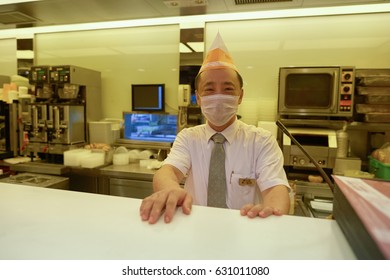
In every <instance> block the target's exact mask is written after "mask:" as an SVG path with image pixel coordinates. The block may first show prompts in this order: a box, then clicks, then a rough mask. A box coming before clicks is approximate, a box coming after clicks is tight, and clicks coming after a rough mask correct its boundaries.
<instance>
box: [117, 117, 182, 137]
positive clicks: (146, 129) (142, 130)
mask: <svg viewBox="0 0 390 280" xmlns="http://www.w3.org/2000/svg"><path fill="white" fill-rule="evenodd" d="M123 117H124V121H125V129H124V137H125V139H129V140H140V141H154V142H173V141H174V140H175V138H176V134H177V115H169V114H162V113H161V114H158V113H153V114H152V113H151V114H142V113H141V114H140V113H135V112H128V113H127V112H126V113H124V114H123Z"/></svg>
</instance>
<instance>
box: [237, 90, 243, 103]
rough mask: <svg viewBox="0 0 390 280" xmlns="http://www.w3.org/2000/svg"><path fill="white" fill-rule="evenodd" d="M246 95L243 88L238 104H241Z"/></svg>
mask: <svg viewBox="0 0 390 280" xmlns="http://www.w3.org/2000/svg"><path fill="white" fill-rule="evenodd" d="M243 97H244V89H243V88H242V89H241V93H240V98H239V99H238V104H241V102H242V98H243Z"/></svg>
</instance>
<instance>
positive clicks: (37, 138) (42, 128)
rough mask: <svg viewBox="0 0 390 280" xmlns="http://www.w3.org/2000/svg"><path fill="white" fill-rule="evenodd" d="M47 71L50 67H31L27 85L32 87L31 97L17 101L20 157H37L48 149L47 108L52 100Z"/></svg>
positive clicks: (52, 92)
mask: <svg viewBox="0 0 390 280" xmlns="http://www.w3.org/2000/svg"><path fill="white" fill-rule="evenodd" d="M49 70H50V66H33V67H31V71H30V77H29V83H30V84H31V85H32V92H33V96H32V98H23V99H20V100H19V106H18V115H19V120H20V123H19V124H20V126H19V131H20V136H19V142H20V143H19V149H20V153H21V154H22V155H26V154H27V155H37V154H38V153H42V152H46V151H47V148H48V138H47V127H46V119H47V115H48V111H47V110H48V107H47V106H48V103H49V102H50V100H52V99H53V98H54V90H53V85H52V84H51V83H50V80H49Z"/></svg>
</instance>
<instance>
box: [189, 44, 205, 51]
mask: <svg viewBox="0 0 390 280" xmlns="http://www.w3.org/2000/svg"><path fill="white" fill-rule="evenodd" d="M187 45H189V46H190V47H191V49H193V50H194V51H196V52H203V51H204V42H187Z"/></svg>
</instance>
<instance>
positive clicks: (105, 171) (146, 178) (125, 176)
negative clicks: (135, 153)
mask: <svg viewBox="0 0 390 280" xmlns="http://www.w3.org/2000/svg"><path fill="white" fill-rule="evenodd" d="M155 172H156V171H155V170H152V169H148V168H146V167H141V166H140V165H139V163H138V162H137V163H130V164H127V165H110V166H107V167H103V168H101V169H100V180H99V193H101V194H108V195H115V196H125V197H132V198H140V199H142V198H145V197H147V196H148V195H150V194H152V193H153V186H152V181H153V175H154V173H155Z"/></svg>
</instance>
